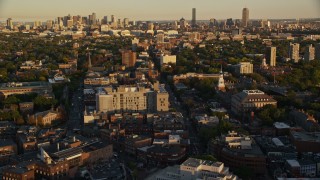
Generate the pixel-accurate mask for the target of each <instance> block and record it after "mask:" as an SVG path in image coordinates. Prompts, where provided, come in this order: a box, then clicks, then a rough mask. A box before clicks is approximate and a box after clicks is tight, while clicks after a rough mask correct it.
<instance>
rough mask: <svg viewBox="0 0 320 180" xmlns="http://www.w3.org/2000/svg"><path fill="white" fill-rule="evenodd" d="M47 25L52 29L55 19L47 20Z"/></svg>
mask: <svg viewBox="0 0 320 180" xmlns="http://www.w3.org/2000/svg"><path fill="white" fill-rule="evenodd" d="M46 25H47V29H52V26H53V21H52V20H48V21H47V22H46Z"/></svg>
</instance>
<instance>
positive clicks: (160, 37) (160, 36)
mask: <svg viewBox="0 0 320 180" xmlns="http://www.w3.org/2000/svg"><path fill="white" fill-rule="evenodd" d="M157 43H164V34H162V33H161V34H157Z"/></svg>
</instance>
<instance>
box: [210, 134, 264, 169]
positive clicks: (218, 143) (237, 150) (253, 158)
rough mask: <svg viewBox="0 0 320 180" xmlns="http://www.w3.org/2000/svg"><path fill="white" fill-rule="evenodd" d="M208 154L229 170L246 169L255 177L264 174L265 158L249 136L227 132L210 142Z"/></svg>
mask: <svg viewBox="0 0 320 180" xmlns="http://www.w3.org/2000/svg"><path fill="white" fill-rule="evenodd" d="M209 152H210V153H212V154H213V155H215V157H217V158H218V160H220V161H222V162H224V163H225V164H226V165H227V166H229V167H230V168H231V169H237V168H240V167H247V168H249V169H250V170H251V171H252V172H253V173H254V174H256V175H265V174H266V170H267V167H266V164H267V158H266V156H265V155H264V154H263V152H262V151H261V149H260V147H259V146H258V145H257V144H256V143H255V141H254V140H253V139H252V138H251V137H249V136H243V135H240V134H238V133H237V132H229V133H228V134H227V135H222V136H221V137H218V138H216V139H214V140H212V141H210V142H209Z"/></svg>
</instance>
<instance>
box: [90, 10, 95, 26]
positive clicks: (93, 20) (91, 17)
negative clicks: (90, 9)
mask: <svg viewBox="0 0 320 180" xmlns="http://www.w3.org/2000/svg"><path fill="white" fill-rule="evenodd" d="M89 24H90V25H97V15H96V13H92V15H89Z"/></svg>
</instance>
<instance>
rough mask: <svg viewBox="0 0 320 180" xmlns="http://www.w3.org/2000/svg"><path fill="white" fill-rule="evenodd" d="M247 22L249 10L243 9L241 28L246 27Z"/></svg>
mask: <svg viewBox="0 0 320 180" xmlns="http://www.w3.org/2000/svg"><path fill="white" fill-rule="evenodd" d="M248 22H249V9H248V8H243V10H242V27H247V26H248Z"/></svg>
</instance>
